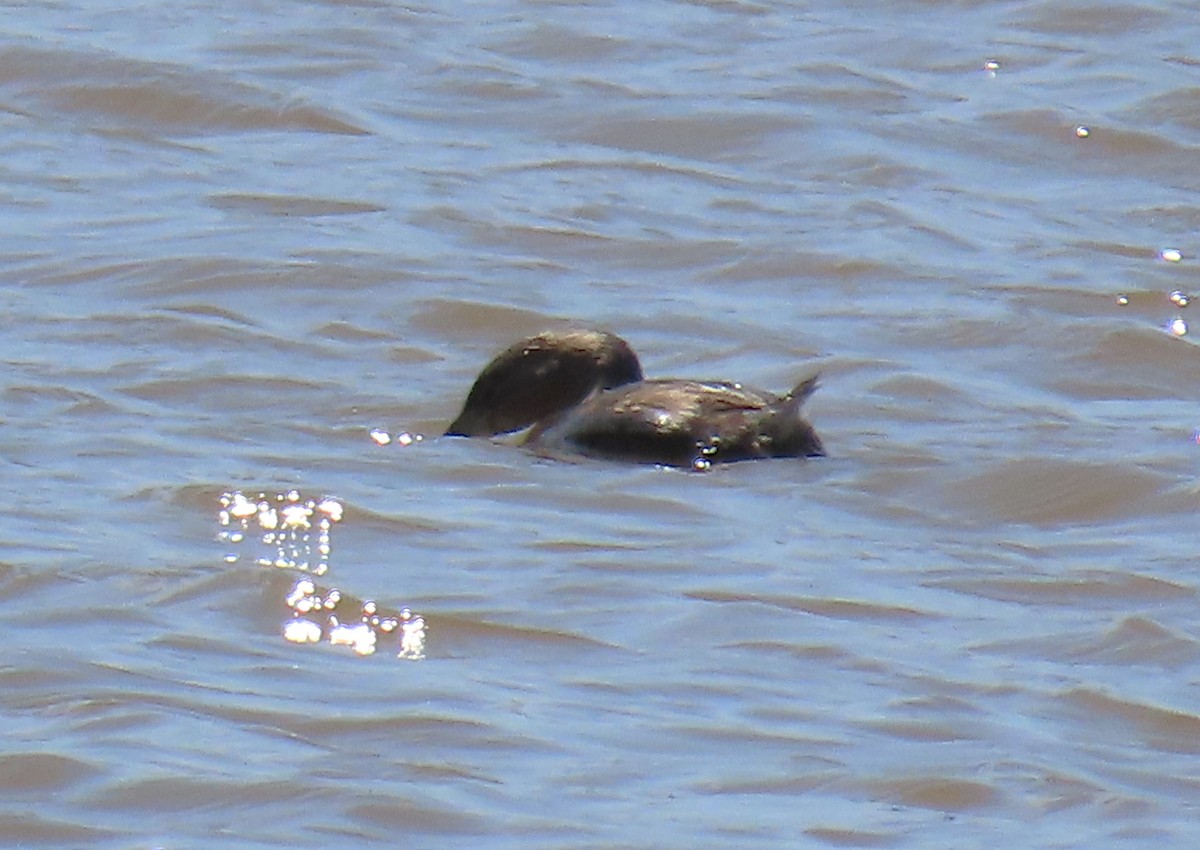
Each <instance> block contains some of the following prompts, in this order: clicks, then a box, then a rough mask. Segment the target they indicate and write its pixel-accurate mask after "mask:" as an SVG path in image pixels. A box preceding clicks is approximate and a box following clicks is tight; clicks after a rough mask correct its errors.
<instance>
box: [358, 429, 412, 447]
mask: <svg viewBox="0 0 1200 850" xmlns="http://www.w3.org/2000/svg"><path fill="white" fill-rule="evenodd" d="M370 436H371V439H372V440H374V441H375V443H376V445H380V446H386V445H390V444H391V443H393V442H395V443H397V444H399V445H401V446H411V445H413V444H414V443H419V442H421V441H422V440H424V439H425V435H424V434H410V433H409V432H408V431H401V432H400V433H399V434H397V435H395V436H394V437H393V436H392V435H391V434H389V433H388V432H387V431H385V430H383V429H382V428H372V429H371V431H370Z"/></svg>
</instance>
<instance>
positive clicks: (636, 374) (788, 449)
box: [446, 331, 825, 468]
mask: <svg viewBox="0 0 1200 850" xmlns="http://www.w3.org/2000/svg"><path fill="white" fill-rule="evenodd" d="M816 387H817V378H816V376H813V377H811V378H807V379H806V380H804V381H801V382H800V383H799V384H797V385H796V387H795V388H793V389H792V391H791V392H789V393H788V394H787V395H783V396H778V395H775V394H773V393H769V392H765V391H763V390H756V389H751V388H749V387H744V386H742V385H741V384H734V383H727V382H721V381H686V380H650V381H647V380H643V379H642V370H641V366H640V364H639V363H638V360H637V356H636V355H635V354H634V353H633V350H632V349H631V348H630V347H629V345H628V344H627V343H626V342H625V341H624V340H623V339H621V338H620V337H618V336H615V335H613V334H609V333H602V332H599V331H565V332H547V333H542V334H538V335H537V336H534V337H531V338H529V339H527V340H523V341H522V342H519V343H517V344H515V345H513V346H511V347H509V348H508V349H506V350H505V351H504V352H502V353H501V354H500V355H499V356H498V357H496V359H495V360H493V361H492V362H491V363H489V364H488V365H487V367H486V368H484V370H483V372H482V373H480V375H479V378H478V379H477V380H476V381H475V384H474V386H472V387H471V391H470V393H469V394H468V395H467V401H466V403H465V404H464V406H463V410H462V412H461V413H460V414H459V415H458V417H457V418H456V419H455V420H454V422H453V423H451V425H450V427H449V428H447V429H446V434H447V435H457V436H492V435H496V434H505V433H510V432H512V431H518V430H520V429H522V428H526V427H529V426H533V427H532V428H531V429H530V431H529V434H528V435H527V436H526V438H525V443H526V445H528V446H530V447H532V448H533V449H535V450H537V451H539V452H543V453H546V454H554V455H561V454H569V455H584V456H588V457H598V458H609V459H619V460H631V461H640V462H643V463H658V464H663V465H667V466H684V467H687V466H690V467H695V468H706V467H707V466H709V465H710V464H713V463H725V462H730V461H737V460H750V459H754V458H770V457H819V456H822V455H824V454H825V450H824V447H823V446H822V444H821V439H820V438H819V437H818V436H817V434H816V431H814V430H813V427H812V425H810V424H809V423H808V422H807V421H805V420H804V419H803V418H802V417H801V416H800V408H801V406H802V405H803V404H804V401H805V399H807V398H808V397H809V396H810V395H812V393H813V391H814V390H815V389H816Z"/></svg>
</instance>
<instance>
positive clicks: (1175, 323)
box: [1167, 316, 1188, 336]
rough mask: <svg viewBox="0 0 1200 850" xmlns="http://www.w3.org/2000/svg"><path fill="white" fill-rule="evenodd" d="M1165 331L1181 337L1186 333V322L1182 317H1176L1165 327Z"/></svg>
mask: <svg viewBox="0 0 1200 850" xmlns="http://www.w3.org/2000/svg"><path fill="white" fill-rule="evenodd" d="M1167 330H1168V331H1170V332H1171V333H1172V334H1174V335H1175V336H1183V335H1184V334H1186V333H1187V332H1188V327H1187V322H1185V321H1184V320H1183V317H1181V316H1176V317H1175V318H1174V319H1172V320H1171V324H1169V325H1167Z"/></svg>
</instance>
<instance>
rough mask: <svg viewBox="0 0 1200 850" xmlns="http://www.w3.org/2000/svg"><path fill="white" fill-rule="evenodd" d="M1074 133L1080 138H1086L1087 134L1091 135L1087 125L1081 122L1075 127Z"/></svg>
mask: <svg viewBox="0 0 1200 850" xmlns="http://www.w3.org/2000/svg"><path fill="white" fill-rule="evenodd" d="M1075 135H1076V136H1078V137H1079V138H1081V139H1086V138H1087V137H1088V136H1090V135H1092V131H1091V130H1089V129H1088V128H1087V127H1085V126H1084V125H1083V124H1080V125H1079V126H1078V127H1076V128H1075Z"/></svg>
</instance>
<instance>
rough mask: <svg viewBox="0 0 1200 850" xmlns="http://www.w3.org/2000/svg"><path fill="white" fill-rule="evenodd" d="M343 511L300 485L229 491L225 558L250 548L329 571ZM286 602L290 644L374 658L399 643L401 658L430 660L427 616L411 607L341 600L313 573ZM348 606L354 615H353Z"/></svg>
mask: <svg viewBox="0 0 1200 850" xmlns="http://www.w3.org/2000/svg"><path fill="white" fill-rule="evenodd" d="M343 515H344V509H343V506H342V503H341V502H339V501H337V500H336V499H330V498H322V499H306V498H304V497H303V496H302V495H301V494H300V493H299V492H298V491H296V490H292V491H289V492H287V493H279V494H276V495H274V496H268V495H267V494H265V493H259V494H258V495H257V496H253V497H251V496H247V495H246V494H245V493H242V492H240V491H232V492H229V493H223V494H222V495H221V498H220V509H219V511H218V513H217V521H218V523H219V524H220V526H221V532H220V538H221V540H222V541H224V542H225V543H226V544H227V545H228V546H229V549H228V550H227V552H226V554H225V557H224V560H225V562H226V563H230V564H232V563H237V562H238V561H239V560H241V559H242V557H243V554H244V552H246V551H248V553H249V556H250V557H251V558H253V559H254V562H255V563H256V564H258V565H259V566H265V567H279V568H282V569H291V570H298V571H300V572H302V573H308V574H309V575H312V576H318V577H319V576H324V575H325V574H326V573H328V572H329V559H330V555H331V553H332V551H333V546H332V543H331V530H332V528H333V525H334V524H336V523H339V522H341V521H342V517H343ZM284 604H285V605H286V606H287V608H288V610H289V612H290V615H291V616H290V618H289V619H288V620H287V621H286V622H285V623H284V626H283V637H284V640H287V641H289V642H291V643H322V642H326V641H327V642H328V643H329V644H331V645H333V646H345V647H349V648H350V649H351V650H352V651H354V652H355V653H357V654H359V655H373V654H374V653H375V652H376V651H377V650H378V649H379V648H380V647H381V646H383V645H384V641H385V640H386V641H388V642H389V643H390V644H392V645H395V646H396V654H397V657H399V658H404V659H410V660H419V659H422V658H424V657H425V619H424V618H423V617H421V616H419V615H417V614H414V613H413V612H412V611H411V610H409V609H408V608H403V609H401V610H400V611H399V612H398V613H396V614H387V613H384V612H381V611H380V610H379V606H378V605H376V603H375V602H372V601H370V600H367V601H365V602H354V601H353V600H350V599H343V596H342V593H341V592H340V591H339V590H337V589H336V588H324V587H320V586H318V585H317V584H316V582H315V581H313V579H312V578H310V577H309V576H304V577H302V578H298V579H297V580H296V583H295V584H294V585H293V586H292V588H291V590H290V591H288V593H287V595H286V596H285V597H284ZM356 609H357V610H356ZM347 610H349V611H351V612H353V613H351V614H349V615H347V614H346V611H347Z"/></svg>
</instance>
